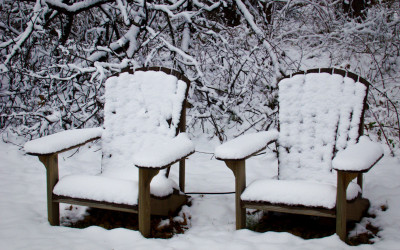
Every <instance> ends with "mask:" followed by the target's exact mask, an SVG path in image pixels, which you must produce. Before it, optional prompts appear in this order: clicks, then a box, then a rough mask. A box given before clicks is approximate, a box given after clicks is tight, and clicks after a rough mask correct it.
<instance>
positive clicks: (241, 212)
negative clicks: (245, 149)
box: [225, 160, 246, 229]
mask: <svg viewBox="0 0 400 250" xmlns="http://www.w3.org/2000/svg"><path fill="white" fill-rule="evenodd" d="M225 164H226V165H227V166H228V168H229V169H230V170H232V172H233V174H234V176H235V207H236V229H242V228H245V227H246V208H244V207H242V205H241V199H240V196H241V195H242V193H243V191H244V189H245V188H246V163H245V160H234V161H230V160H227V161H225Z"/></svg>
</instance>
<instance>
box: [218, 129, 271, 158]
mask: <svg viewBox="0 0 400 250" xmlns="http://www.w3.org/2000/svg"><path fill="white" fill-rule="evenodd" d="M277 138H278V131H276V130H272V131H265V132H259V133H253V134H246V135H242V136H239V137H237V138H235V139H233V140H231V141H228V142H226V143H224V144H222V145H220V146H218V147H217V148H216V149H215V156H216V157H217V158H218V159H221V160H224V159H226V160H228V159H232V160H238V159H244V158H246V157H248V156H251V155H252V154H254V153H256V152H258V151H260V150H262V149H263V148H265V147H266V146H267V144H268V143H269V142H271V141H273V140H276V139H277Z"/></svg>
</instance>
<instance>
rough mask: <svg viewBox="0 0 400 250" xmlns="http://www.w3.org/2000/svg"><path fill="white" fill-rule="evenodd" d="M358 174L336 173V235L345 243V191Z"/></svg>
mask: <svg viewBox="0 0 400 250" xmlns="http://www.w3.org/2000/svg"><path fill="white" fill-rule="evenodd" d="M357 175H358V174H354V173H346V172H343V171H338V172H337V194H336V234H337V235H338V236H339V238H340V239H341V240H342V241H344V242H346V240H347V229H346V225H347V197H346V190H347V187H348V185H349V183H350V182H351V181H352V180H353V179H354V178H356V177H357Z"/></svg>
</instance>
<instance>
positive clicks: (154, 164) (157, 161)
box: [133, 133, 194, 168]
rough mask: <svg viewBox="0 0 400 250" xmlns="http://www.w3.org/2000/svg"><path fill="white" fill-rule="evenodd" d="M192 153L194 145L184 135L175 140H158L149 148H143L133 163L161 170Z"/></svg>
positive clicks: (135, 156) (181, 134)
mask: <svg viewBox="0 0 400 250" xmlns="http://www.w3.org/2000/svg"><path fill="white" fill-rule="evenodd" d="M192 152H194V144H193V142H192V141H190V139H189V138H188V136H187V134H186V133H180V134H179V135H178V136H176V137H175V138H172V139H171V138H159V139H158V140H157V139H156V140H154V141H153V143H151V145H150V146H147V147H143V148H141V149H139V151H138V152H137V153H136V154H135V155H134V157H133V163H134V164H135V165H136V166H139V167H148V168H161V167H165V166H167V165H169V164H171V163H173V162H175V161H177V160H179V159H181V158H182V157H184V156H187V155H189V154H190V153H192Z"/></svg>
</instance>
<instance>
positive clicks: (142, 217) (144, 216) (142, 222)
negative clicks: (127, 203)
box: [138, 168, 159, 238]
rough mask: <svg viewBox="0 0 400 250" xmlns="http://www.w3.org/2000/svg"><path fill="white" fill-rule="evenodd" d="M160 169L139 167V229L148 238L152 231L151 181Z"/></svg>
mask: <svg viewBox="0 0 400 250" xmlns="http://www.w3.org/2000/svg"><path fill="white" fill-rule="evenodd" d="M158 172H159V170H158V169H151V168H139V204H138V205H139V231H140V233H141V234H142V235H143V236H144V237H146V238H148V237H150V233H151V224H150V221H151V220H150V219H151V207H150V182H151V180H152V179H153V177H154V176H156V175H157V174H158Z"/></svg>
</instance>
